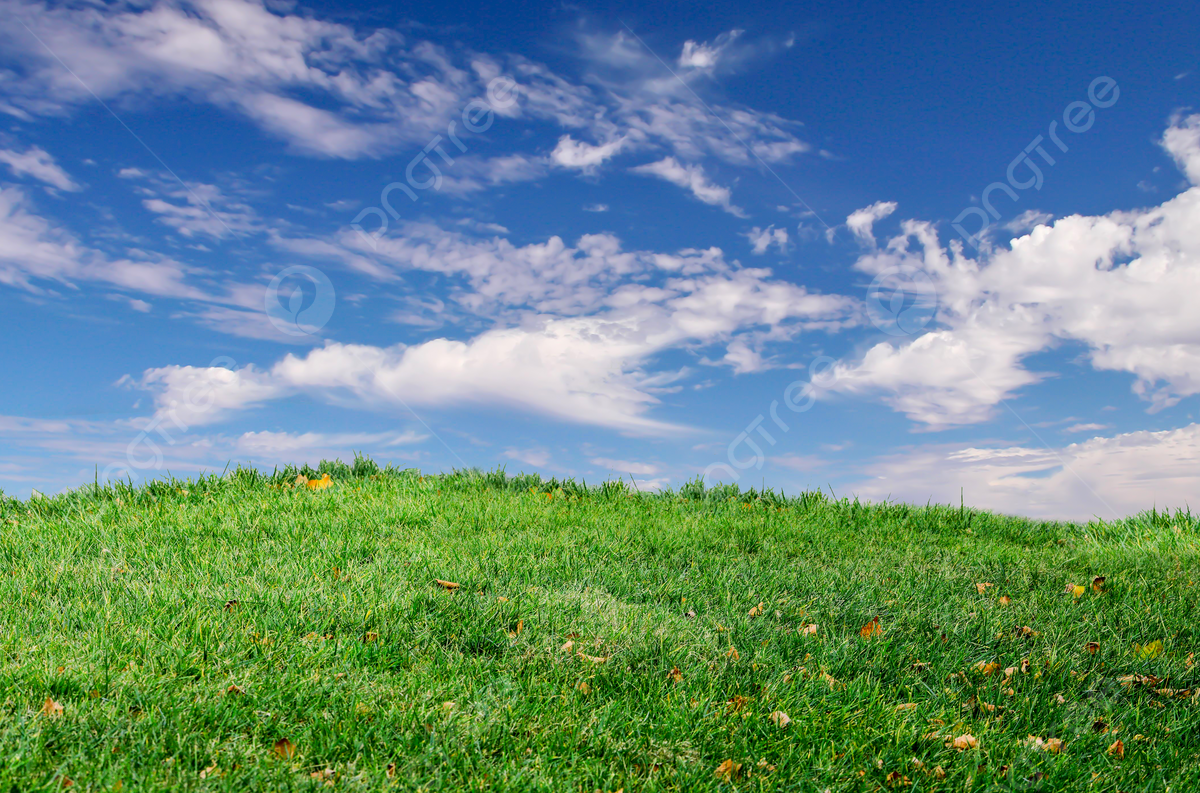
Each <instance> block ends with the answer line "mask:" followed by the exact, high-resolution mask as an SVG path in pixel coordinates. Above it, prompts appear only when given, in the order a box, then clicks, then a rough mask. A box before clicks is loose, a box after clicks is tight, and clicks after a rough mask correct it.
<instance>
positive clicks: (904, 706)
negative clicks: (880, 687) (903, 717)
mask: <svg viewBox="0 0 1200 793" xmlns="http://www.w3.org/2000/svg"><path fill="white" fill-rule="evenodd" d="M916 706H917V703H915V702H903V703H901V704H899V705H897V706H896V710H901V711H903V710H912V709H913V708H915V707H916Z"/></svg>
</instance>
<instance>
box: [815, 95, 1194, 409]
mask: <svg viewBox="0 0 1200 793" xmlns="http://www.w3.org/2000/svg"><path fill="white" fill-rule="evenodd" d="M1198 125H1200V117H1196V116H1193V117H1192V118H1190V119H1187V120H1182V119H1176V120H1175V121H1174V123H1173V124H1172V126H1171V127H1170V128H1169V129H1168V130H1167V132H1166V133H1165V134H1164V136H1163V145H1164V146H1165V147H1166V148H1167V149H1168V150H1169V151H1171V152H1172V154H1173V155H1174V156H1175V158H1176V160H1177V161H1178V162H1179V163H1180V164H1181V166H1182V167H1184V168H1185V169H1186V168H1190V167H1191V163H1193V162H1200V139H1198V138H1197V136H1195V135H1193V131H1194V130H1195V129H1197V127H1198ZM1189 178H1191V177H1190V176H1189ZM914 241H915V246H914ZM855 266H856V267H857V268H858V269H859V270H861V271H863V272H865V273H867V274H868V275H873V274H877V273H881V272H883V271H885V270H888V269H889V268H893V267H909V268H913V269H914V270H919V271H922V272H924V273H925V274H926V275H927V276H928V277H929V279H930V281H931V282H932V284H933V285H934V286H935V288H936V290H937V294H938V305H939V307H938V315H937V320H936V324H935V325H933V326H931V327H932V328H934V329H933V330H931V331H930V332H928V333H926V334H925V335H923V336H920V337H919V338H916V339H914V340H912V341H910V342H907V343H904V342H899V343H897V342H884V343H881V344H878V345H875V346H874V347H872V348H870V349H869V350H867V351H866V353H865V354H864V355H863V356H862V358H861V359H859V360H858V361H857V362H852V363H843V364H840V365H839V366H838V367H837V370H836V374H837V380H836V382H835V383H834V384H833V385H832V386H831V390H834V391H842V392H852V393H868V392H875V393H879V394H881V395H882V397H883V399H884V401H885V402H887V403H888V404H890V405H892V406H893V407H894V408H896V409H897V410H900V411H902V412H904V413H906V414H907V415H908V416H909V417H910V418H912V419H914V420H916V421H920V422H922V423H925V424H928V425H930V426H931V427H945V426H953V425H959V424H968V423H974V422H979V421H984V420H986V419H988V418H989V417H991V416H992V415H994V412H995V409H996V408H997V406H998V405H999V403H1000V401H1001V400H1002V399H1004V398H1006V397H1008V396H1010V395H1011V394H1012V393H1013V392H1015V391H1016V390H1018V389H1020V388H1021V387H1023V386H1027V385H1029V384H1031V383H1035V382H1037V381H1038V380H1040V379H1041V377H1042V376H1041V375H1039V374H1037V373H1034V372H1030V371H1029V370H1028V369H1026V368H1025V366H1024V365H1023V363H1022V362H1023V360H1024V359H1025V358H1026V357H1027V356H1029V355H1032V354H1033V353H1035V352H1038V351H1041V350H1045V349H1048V348H1050V347H1052V346H1054V345H1056V344H1058V343H1060V342H1062V341H1071V342H1076V343H1080V344H1082V345H1084V347H1085V348H1086V350H1087V357H1088V359H1089V360H1090V362H1091V365H1092V367H1093V368H1095V369H1098V370H1108V371H1120V372H1127V373H1130V374H1132V375H1134V377H1135V380H1134V384H1133V390H1134V392H1135V393H1137V394H1138V395H1140V396H1141V397H1143V398H1144V399H1146V400H1147V401H1148V402H1149V403H1150V408H1151V410H1160V409H1162V408H1164V407H1168V406H1170V405H1173V404H1175V403H1176V402H1178V401H1179V400H1180V399H1181V398H1183V397H1186V396H1190V395H1193V394H1197V393H1200V312H1196V311H1194V310H1193V308H1192V302H1193V300H1192V297H1193V296H1194V295H1195V294H1197V293H1198V292H1200V187H1192V188H1190V189H1188V190H1185V191H1184V192H1183V193H1181V194H1179V195H1178V196H1176V197H1174V198H1172V199H1170V200H1168V201H1166V202H1165V203H1163V204H1162V205H1161V206H1157V207H1152V208H1149V209H1144V210H1135V211H1118V212H1112V213H1110V214H1108V215H1103V216H1096V217H1087V216H1080V215H1072V216H1070V217H1064V218H1060V219H1059V220H1057V221H1055V222H1054V224H1053V225H1052V226H1048V225H1039V226H1036V227H1035V228H1034V229H1033V230H1032V231H1031V232H1030V233H1029V234H1027V235H1026V236H1023V237H1020V238H1017V239H1014V240H1012V242H1011V243H1010V246H1009V247H1008V248H1003V249H998V250H994V251H990V252H985V253H984V254H983V255H981V256H980V257H979V258H977V259H972V258H968V257H966V256H965V255H964V254H963V253H962V246H961V244H960V243H958V242H957V241H955V242H954V243H952V244H951V246H950V248H949V250H947V249H946V248H944V247H943V246H942V245H941V243H940V241H939V239H938V237H937V233H936V231H935V230H934V228H933V227H932V226H931V225H930V224H927V223H920V222H916V221H906V222H905V223H904V224H903V226H902V233H901V234H900V235H899V236H897V237H895V238H893V239H892V240H891V241H890V242H889V243H888V246H887V248H886V250H883V251H874V250H873V251H871V252H869V253H867V254H864V255H863V256H862V257H861V258H860V259H859V260H858V263H857V264H856V265H855Z"/></svg>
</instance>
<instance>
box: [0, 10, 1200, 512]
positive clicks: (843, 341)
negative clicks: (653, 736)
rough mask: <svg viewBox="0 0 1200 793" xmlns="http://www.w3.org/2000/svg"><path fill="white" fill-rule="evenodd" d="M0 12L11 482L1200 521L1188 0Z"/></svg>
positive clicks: (2, 273) (1197, 21)
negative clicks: (354, 472) (290, 468)
mask: <svg viewBox="0 0 1200 793" xmlns="http://www.w3.org/2000/svg"><path fill="white" fill-rule="evenodd" d="M2 4H3V6H4V10H3V13H2V14H0V40H2V45H0V70H2V71H0V301H2V303H0V305H2V306H3V311H0V329H2V330H3V332H4V334H5V336H6V338H7V339H8V340H9V343H8V344H5V345H4V346H3V349H2V351H0V364H2V366H3V369H2V371H3V372H4V379H3V382H4V386H3V388H2V389H0V487H2V488H3V490H4V492H6V493H8V494H12V495H18V496H28V495H29V493H30V492H31V491H32V490H33V489H37V490H40V491H43V492H57V491H59V490H62V489H64V488H68V487H72V486H77V485H79V484H82V483H84V482H88V481H91V480H92V479H93V478H94V477H95V476H96V474H97V471H99V472H100V474H101V476H107V477H123V478H126V477H127V478H132V479H134V480H135V481H142V480H144V479H147V478H152V477H155V476H163V475H166V474H167V473H170V474H174V475H192V474H195V473H197V472H199V471H213V470H216V471H220V470H222V469H223V468H225V467H226V465H227V464H230V463H234V464H236V463H250V464H255V465H260V466H264V467H267V468H269V467H271V466H274V465H278V464H284V463H289V462H296V463H299V462H306V461H307V462H316V461H317V460H320V459H322V458H331V457H337V456H340V457H342V458H343V459H348V458H350V457H352V456H353V453H354V452H355V451H361V452H364V453H367V454H370V455H371V456H373V457H375V458H376V459H377V460H380V461H381V462H382V461H391V462H393V463H395V464H397V465H401V466H406V467H409V466H415V467H420V468H422V469H424V470H431V471H432V470H446V469H450V468H454V467H464V466H479V467H482V468H494V467H496V466H501V465H504V466H506V467H507V468H508V470H510V471H517V470H524V471H534V470H536V471H539V472H541V473H542V474H544V475H548V476H551V475H552V476H570V477H575V478H577V479H586V480H588V481H598V480H601V479H605V478H611V477H615V476H623V477H632V478H634V479H635V480H636V481H637V482H638V485H639V487H644V488H657V487H678V486H679V485H681V484H683V483H684V482H686V481H687V480H689V479H692V478H694V477H696V476H698V475H705V476H707V478H709V479H710V480H722V481H737V482H739V483H740V484H742V485H744V486H755V487H757V486H761V485H763V484H765V485H767V486H769V487H775V488H783V489H784V490H785V491H787V492H795V491H797V490H799V489H801V488H814V487H820V488H830V489H832V490H833V491H834V492H835V493H837V494H838V495H843V494H858V495H860V496H862V497H864V498H871V499H882V498H892V499H901V500H911V501H918V502H925V501H926V500H928V499H933V500H934V501H943V502H956V501H957V499H958V497H959V493H960V488H961V491H962V492H963V493H964V495H965V498H966V500H967V501H968V502H969V503H972V504H976V505H978V506H982V507H986V508H991V509H997V510H1002V511H1005V512H1016V513H1022V514H1028V515H1035V516H1046V517H1056V518H1073V519H1086V518H1088V517H1091V516H1093V515H1097V516H1100V517H1104V518H1112V517H1116V516H1121V515H1125V514H1129V513H1131V512H1135V511H1139V510H1141V509H1144V508H1148V507H1151V506H1158V507H1163V506H1171V507H1179V506H1184V505H1186V504H1187V503H1189V500H1195V496H1197V495H1198V494H1200V488H1197V484H1198V481H1200V480H1198V478H1197V474H1196V472H1197V470H1200V468H1198V466H1197V463H1198V462H1200V424H1197V423H1196V415H1197V404H1198V403H1197V396H1196V395H1197V393H1200V312H1197V311H1196V310H1195V308H1194V303H1195V300H1196V297H1195V296H1196V294H1197V293H1198V290H1200V115H1197V111H1196V110H1195V109H1194V108H1195V107H1196V105H1197V98H1198V96H1197V86H1200V82H1198V81H1200V74H1198V73H1197V70H1198V69H1200V45H1198V44H1197V42H1200V17H1198V16H1197V15H1196V14H1195V8H1194V6H1193V5H1191V4H1188V3H1178V4H1171V3H1166V4H1159V5H1156V7H1155V8H1154V10H1153V12H1149V11H1147V10H1145V9H1136V8H1134V7H1131V6H1127V5H1117V4H1113V5H1111V6H1108V7H1106V6H1104V5H1103V4H1094V3H1093V4H1078V5H1073V4H1052V5H1050V6H1047V5H1046V4H1025V5H1017V4H1012V3H1006V4H1003V5H999V4H997V5H995V6H989V5H986V4H985V5H976V6H973V7H972V8H971V9H970V10H969V12H968V11H967V10H965V9H960V8H946V9H935V8H933V7H932V6H929V7H922V8H917V9H913V8H908V7H899V6H896V5H895V4H867V3H859V4H851V5H844V6H839V7H837V8H833V7H829V6H824V5H816V4H814V5H811V6H806V5H802V4H794V3H789V4H759V5H756V6H754V7H752V8H745V7H743V6H742V5H741V4H728V5H727V6H725V7H718V6H713V5H711V4H705V5H700V4H695V5H686V4H685V5H682V6H670V7H662V8H647V7H645V6H644V4H632V3H629V4H621V3H613V4H608V5H607V6H605V7H593V6H586V5H577V4H570V5H565V4H550V3H528V4H524V5H521V6H515V5H513V4H511V3H508V4H496V5H494V6H489V5H482V6H481V5H476V4H466V3H441V4H436V5H435V4H430V5H428V6H427V7H422V6H420V5H415V6H414V5H410V6H405V7H404V8H400V7H398V6H395V5H394V4H357V5H348V4H338V3H327V2H322V3H315V4H306V5H300V4H293V3H284V2H277V3H267V4H265V5H264V4H260V3H256V2H247V1H244V0H218V1H216V2H212V1H209V2H138V3H118V4H99V3H83V2H81V3H76V4H50V5H45V4H41V3H28V2H11V1H9V0H2ZM985 220H986V226H985V223H984V221H985Z"/></svg>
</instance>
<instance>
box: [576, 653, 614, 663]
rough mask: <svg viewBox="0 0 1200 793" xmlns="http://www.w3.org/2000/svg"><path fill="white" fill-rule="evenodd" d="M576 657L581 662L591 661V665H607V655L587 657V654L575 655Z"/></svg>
mask: <svg viewBox="0 0 1200 793" xmlns="http://www.w3.org/2000/svg"><path fill="white" fill-rule="evenodd" d="M576 655H578V656H579V657H580V659H581V660H584V661H591V662H592V663H593V664H605V663H608V656H607V655H588V654H587V653H576Z"/></svg>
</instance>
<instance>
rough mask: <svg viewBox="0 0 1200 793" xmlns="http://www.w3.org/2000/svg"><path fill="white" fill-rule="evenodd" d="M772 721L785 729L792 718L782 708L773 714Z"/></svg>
mask: <svg viewBox="0 0 1200 793" xmlns="http://www.w3.org/2000/svg"><path fill="white" fill-rule="evenodd" d="M770 718H771V723H772V724H774V725H775V726H776V727H778V728H780V729H783V728H784V727H786V726H788V725H789V724H791V723H792V720H791V719H790V718H789V717H788V715H787V714H786V713H784V712H783V711H782V710H777V711H775V712H773V713H772V714H771V717H770Z"/></svg>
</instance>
